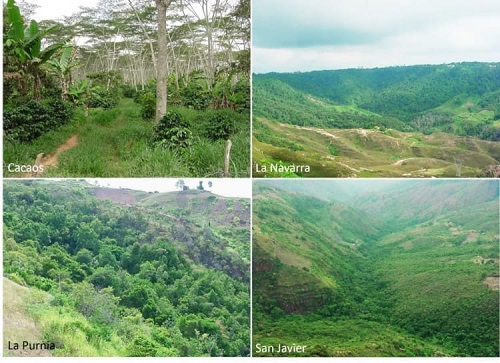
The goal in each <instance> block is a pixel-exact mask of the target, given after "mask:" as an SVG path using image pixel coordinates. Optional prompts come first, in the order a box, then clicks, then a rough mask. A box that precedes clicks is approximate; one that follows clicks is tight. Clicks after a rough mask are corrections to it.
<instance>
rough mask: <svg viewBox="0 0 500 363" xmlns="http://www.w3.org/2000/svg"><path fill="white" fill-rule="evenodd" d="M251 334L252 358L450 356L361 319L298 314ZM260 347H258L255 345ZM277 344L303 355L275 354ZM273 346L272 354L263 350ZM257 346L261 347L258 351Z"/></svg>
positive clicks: (443, 351) (378, 324)
mask: <svg viewBox="0 0 500 363" xmlns="http://www.w3.org/2000/svg"><path fill="white" fill-rule="evenodd" d="M263 332H265V334H264V333H259V332H257V333H254V334H253V353H254V355H255V356H267V357H269V356H303V357H318V356H325V357H326V356H328V357H355V356H357V357H419V356H420V357H422V356H428V357H429V356H446V355H453V352H451V351H447V350H445V349H443V348H442V347H439V346H437V345H434V344H429V343H428V342H425V341H423V340H422V339H420V338H418V337H416V336H412V335H411V334H408V333H405V332H403V331H401V330H400V329H398V328H397V327H391V326H390V325H386V324H380V323H377V322H374V321H366V320H360V319H344V320H338V321H334V320H332V319H318V320H314V319H309V320H308V319H307V318H304V317H302V316H299V315H291V316H288V317H286V318H282V319H279V320H276V321H274V322H272V323H266V324H265V326H264V329H263ZM257 344H259V346H257ZM278 344H281V345H286V346H293V345H294V344H295V345H301V346H305V348H304V352H303V353H295V354H294V353H281V354H280V353H278V352H277V348H278ZM268 346H274V347H275V351H274V352H272V351H271V350H270V349H268V351H267V352H266V351H265V348H264V347H268ZM257 347H259V348H260V352H259V349H257Z"/></svg>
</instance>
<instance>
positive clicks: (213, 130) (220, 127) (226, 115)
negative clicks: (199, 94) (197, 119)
mask: <svg viewBox="0 0 500 363" xmlns="http://www.w3.org/2000/svg"><path fill="white" fill-rule="evenodd" d="M235 114H236V113H235V112H234V111H231V110H218V111H215V112H213V113H211V114H210V115H209V116H208V124H207V126H206V129H205V134H206V136H207V137H208V138H209V139H211V140H219V139H224V140H227V139H228V138H229V135H230V134H232V133H233V132H235V117H236V116H235Z"/></svg>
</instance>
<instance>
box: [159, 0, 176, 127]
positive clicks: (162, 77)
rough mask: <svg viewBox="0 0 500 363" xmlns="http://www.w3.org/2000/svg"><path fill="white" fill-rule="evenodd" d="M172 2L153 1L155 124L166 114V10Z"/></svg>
mask: <svg viewBox="0 0 500 363" xmlns="http://www.w3.org/2000/svg"><path fill="white" fill-rule="evenodd" d="M172 1H173V0H155V3H156V9H157V11H158V57H157V62H158V63H157V66H156V116H155V123H158V122H159V121H160V120H161V118H162V117H163V116H164V115H165V114H166V113H167V73H168V69H167V65H168V63H167V61H168V59H167V57H168V56H167V55H168V44H167V8H168V7H169V6H170V4H171V3H172Z"/></svg>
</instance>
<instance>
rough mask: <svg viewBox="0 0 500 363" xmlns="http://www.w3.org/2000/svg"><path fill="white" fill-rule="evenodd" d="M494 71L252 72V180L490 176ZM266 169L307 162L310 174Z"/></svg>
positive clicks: (462, 67)
mask: <svg viewBox="0 0 500 363" xmlns="http://www.w3.org/2000/svg"><path fill="white" fill-rule="evenodd" d="M497 66H498V63H456V64H448V65H436V66H431V65H421V66H409V67H389V68H376V69H347V70H337V71H316V72H305V73H301V72H298V73H268V74H257V75H254V77H253V104H254V107H253V110H254V112H253V114H254V120H253V160H254V168H253V175H254V176H255V177H283V176H286V177H289V176H292V177H293V176H295V177H477V176H479V177H492V176H495V175H497V173H498V164H499V160H500V147H499V144H498V140H499V135H500V124H499V123H498V118H499V117H500V108H499V107H500V99H499V97H500V93H499V92H500V83H499V81H498V79H499V71H500V70H499V69H500V68H499V67H497ZM479 82H481V83H479ZM273 163H280V164H283V165H309V166H310V169H311V171H310V172H307V173H294V175H290V174H287V175H285V174H283V173H279V172H278V173H277V172H275V173H265V172H264V173H263V172H259V168H258V167H256V165H257V166H262V165H269V164H273ZM268 169H269V168H268ZM260 170H262V167H261V168H260Z"/></svg>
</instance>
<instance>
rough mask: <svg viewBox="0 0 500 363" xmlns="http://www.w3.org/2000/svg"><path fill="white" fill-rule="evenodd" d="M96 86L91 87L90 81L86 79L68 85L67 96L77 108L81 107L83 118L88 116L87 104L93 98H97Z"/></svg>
mask: <svg viewBox="0 0 500 363" xmlns="http://www.w3.org/2000/svg"><path fill="white" fill-rule="evenodd" d="M97 89H98V87H97V86H94V87H91V86H90V80H88V79H87V78H85V79H82V80H81V81H78V82H76V83H75V84H73V85H70V86H69V88H68V93H67V94H68V96H69V97H70V99H71V100H72V101H73V103H75V104H76V105H78V106H83V110H84V113H85V117H88V115H89V102H90V99H91V98H93V97H96V98H98V97H99V94H98V93H97Z"/></svg>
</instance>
